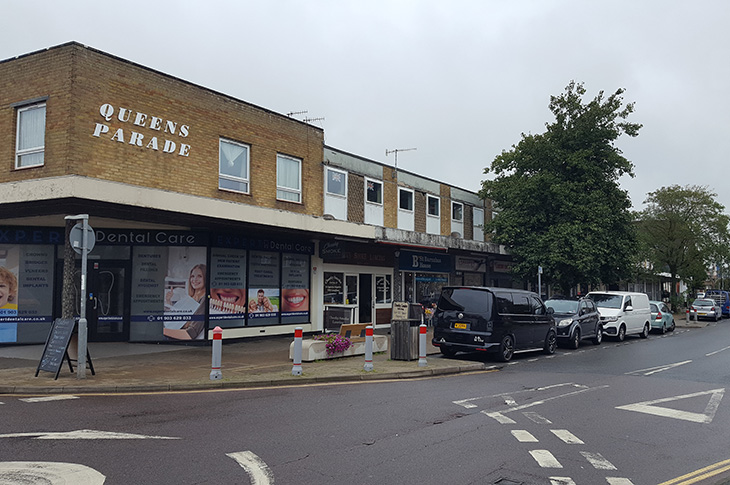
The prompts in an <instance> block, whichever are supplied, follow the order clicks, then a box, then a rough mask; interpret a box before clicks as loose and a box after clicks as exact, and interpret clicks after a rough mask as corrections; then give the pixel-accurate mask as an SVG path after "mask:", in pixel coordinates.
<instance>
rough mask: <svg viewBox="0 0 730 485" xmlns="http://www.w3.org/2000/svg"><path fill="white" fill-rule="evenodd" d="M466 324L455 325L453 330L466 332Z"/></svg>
mask: <svg viewBox="0 0 730 485" xmlns="http://www.w3.org/2000/svg"><path fill="white" fill-rule="evenodd" d="M466 326H467V325H466V323H455V324H454V328H458V329H459V330H466Z"/></svg>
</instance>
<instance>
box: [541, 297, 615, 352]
mask: <svg viewBox="0 0 730 485" xmlns="http://www.w3.org/2000/svg"><path fill="white" fill-rule="evenodd" d="M545 306H546V307H548V309H552V310H553V318H554V319H555V324H556V329H557V336H558V343H559V344H567V345H568V347H570V348H571V349H577V348H578V347H579V346H580V341H581V340H582V339H591V340H592V341H593V343H594V344H596V345H599V344H600V343H601V340H603V326H602V325H601V315H600V313H598V309H597V308H596V304H595V303H593V300H590V299H588V298H580V299H568V298H551V299H549V300H546V301H545Z"/></svg>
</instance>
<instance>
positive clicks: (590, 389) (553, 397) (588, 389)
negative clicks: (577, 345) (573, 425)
mask: <svg viewBox="0 0 730 485" xmlns="http://www.w3.org/2000/svg"><path fill="white" fill-rule="evenodd" d="M605 387H608V386H598V387H593V388H590V387H588V388H585V389H580V390H578V391H573V392H567V393H565V394H559V395H557V396H552V397H547V398H545V399H542V400H539V401H534V402H531V403H529V404H523V405H521V406H514V407H511V408H509V409H506V410H504V411H501V413H510V412H512V411H520V410H522V409H528V408H531V407H534V406H539V405H541V404H545V403H546V402H548V401H554V400H555V399H562V398H564V397H568V396H573V395H576V394H580V393H583V392H586V391H592V390H595V389H602V388H605ZM482 413H484V414H486V415H487V416H489V417H493V416H491V415H492V414H501V413H489V412H487V411H482Z"/></svg>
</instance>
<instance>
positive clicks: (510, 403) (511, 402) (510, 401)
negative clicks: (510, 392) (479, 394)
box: [504, 396, 517, 406]
mask: <svg viewBox="0 0 730 485" xmlns="http://www.w3.org/2000/svg"><path fill="white" fill-rule="evenodd" d="M504 403H505V404H506V405H507V406H517V401H515V400H514V399H513V398H511V397H510V396H505V397H504Z"/></svg>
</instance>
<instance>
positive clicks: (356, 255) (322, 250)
mask: <svg viewBox="0 0 730 485" xmlns="http://www.w3.org/2000/svg"><path fill="white" fill-rule="evenodd" d="M319 257H320V258H322V259H323V260H324V261H325V262H334V261H336V262H341V263H349V264H361V265H368V266H392V265H393V250H392V249H390V248H379V247H375V246H372V245H368V244H358V243H352V242H344V241H322V242H321V243H320V245H319Z"/></svg>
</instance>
